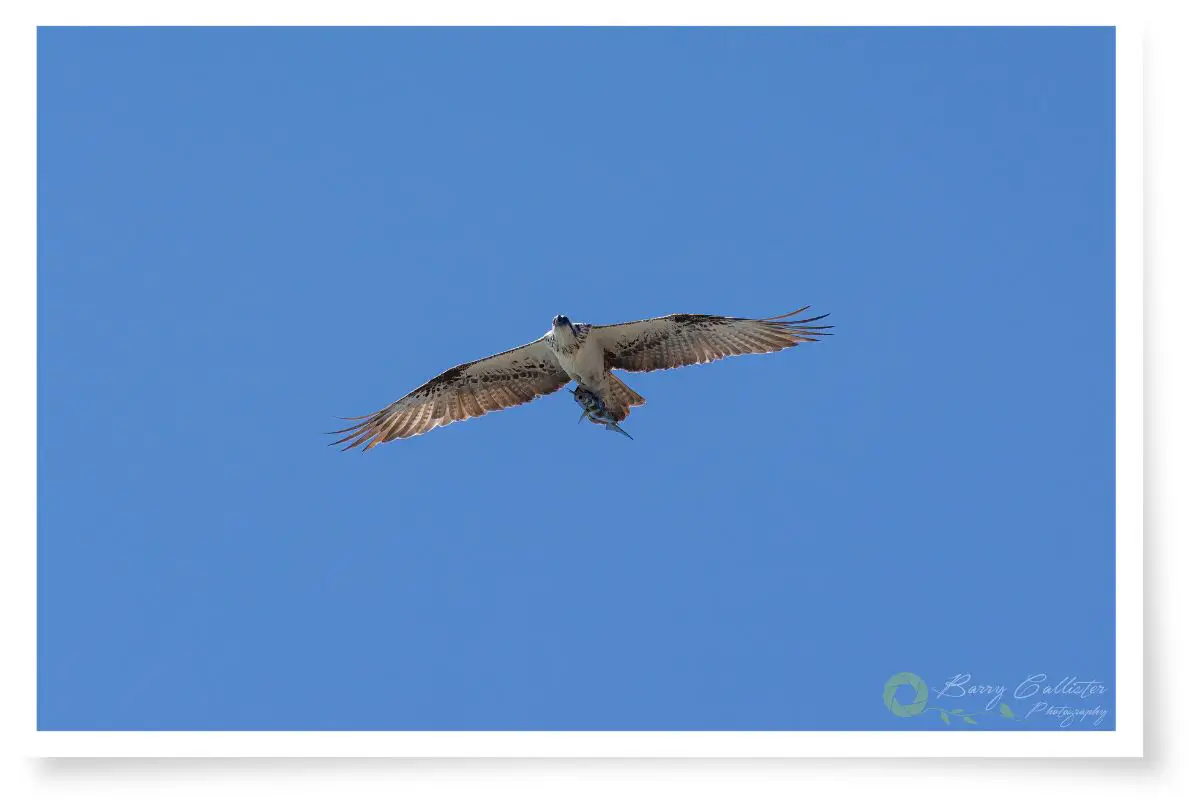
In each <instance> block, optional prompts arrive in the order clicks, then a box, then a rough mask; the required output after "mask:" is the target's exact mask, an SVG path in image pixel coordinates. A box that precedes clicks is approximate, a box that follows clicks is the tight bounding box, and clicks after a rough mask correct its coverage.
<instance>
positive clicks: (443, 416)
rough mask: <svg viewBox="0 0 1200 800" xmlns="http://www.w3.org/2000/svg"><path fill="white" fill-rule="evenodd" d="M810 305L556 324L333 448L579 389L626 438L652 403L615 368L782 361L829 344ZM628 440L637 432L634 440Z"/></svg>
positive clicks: (375, 417) (455, 370) (455, 372)
mask: <svg viewBox="0 0 1200 800" xmlns="http://www.w3.org/2000/svg"><path fill="white" fill-rule="evenodd" d="M807 310H808V306H805V307H804V308H801V309H797V310H796V311H793V312H791V313H789V314H781V315H779V316H777V317H767V318H766V319H746V318H743V317H719V316H712V315H709V314H668V315H667V316H665V317H654V318H653V319H643V320H638V321H636V322H623V323H620V324H617V325H588V324H585V323H575V322H571V320H569V319H567V318H566V317H565V316H562V315H559V316H557V317H555V318H554V320H553V322H552V324H551V327H550V330H549V331H547V332H546V334H545V335H544V336H542V337H541V338H540V339H538V340H536V341H533V342H530V343H529V344H525V345H521V346H520V347H515V348H513V349H512V350H505V351H504V352H503V353H497V354H496V355H494V356H488V357H487V358H481V359H480V360H478V361H471V362H468V363H466V364H459V365H458V366H456V367H451V368H450V369H448V370H446V371H445V372H443V373H442V374H441V375H438V376H437V377H436V378H433V379H432V380H429V381H427V382H426V383H424V384H422V385H421V386H418V387H417V388H416V389H413V390H412V391H411V392H409V393H408V394H406V395H405V396H404V397H401V398H400V399H399V400H397V401H396V402H394V403H392V404H391V405H389V406H387V407H386V408H384V409H381V410H379V411H377V412H375V413H374V414H369V415H367V416H365V417H352V418H349V421H352V422H354V424H353V425H351V426H350V427H348V428H343V429H342V430H340V431H334V433H335V434H345V435H344V436H343V437H342V438H340V439H338V440H337V441H336V442H333V444H345V445H346V446H345V448H343V449H350V448H352V447H360V446H361V447H362V448H363V449H364V450H370V449H371V448H373V447H375V446H376V445H380V444H383V443H384V442H390V441H392V440H393V439H407V438H409V437H410V436H418V435H420V434H422V433H427V432H429V431H431V430H433V429H434V428H437V427H440V426H442V425H449V424H450V423H452V422H457V421H459V420H462V419H467V418H469V417H478V416H482V415H484V414H486V413H488V412H489V411H499V410H500V409H503V408H509V407H511V406H517V405H521V404H522V403H528V402H529V401H531V400H533V399H534V398H537V397H541V396H542V395H544V394H550V393H552V392H556V391H558V390H559V389H561V388H562V387H564V386H566V385H567V384H568V383H570V382H571V381H575V382H576V383H577V384H578V385H579V388H578V389H576V390H574V391H575V398H576V401H577V402H578V403H579V404H580V406H581V407H582V408H583V409H584V415H585V416H587V417H588V418H589V419H590V420H591V421H593V422H596V423H599V424H603V425H605V426H606V427H609V428H610V429H613V430H616V431H619V432H621V433H625V432H624V431H623V430H621V428H620V427H619V426H617V425H616V423H617V422H620V421H621V420H623V419H625V418H626V417H627V416H629V409H630V408H632V407H633V406H640V405H642V404H643V403H645V402H646V400H645V398H643V397H642V396H641V395H639V394H638V393H637V392H635V391H634V390H633V389H630V388H629V387H628V386H626V385H625V384H624V383H622V382H621V380H620V379H619V378H617V377H616V376H615V375H613V374H612V371H613V370H625V371H627V372H652V371H654V370H659V369H674V368H675V367H684V366H687V365H689V364H707V363H708V362H709V361H716V360H717V359H719V358H725V357H726V356H736V355H744V354H747V353H773V352H776V351H778V350H783V349H785V348H788V347H793V346H795V345H797V344H800V343H801V342H815V341H817V340H818V337H821V336H828V335H829V334H828V333H827V332H826V330H827V329H828V328H831V327H833V326H831V325H813V324H812V323H814V322H818V321H819V320H822V319H824V318H825V317H827V316H829V315H828V314H822V315H820V316H817V317H808V318H806V319H796V317H797V316H799V315H800V314H803V313H804V312H805V311H807ZM625 435H626V436H628V434H625Z"/></svg>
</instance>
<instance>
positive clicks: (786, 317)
mask: <svg viewBox="0 0 1200 800" xmlns="http://www.w3.org/2000/svg"><path fill="white" fill-rule="evenodd" d="M808 308H809V307H808V306H805V307H804V308H800V309H797V310H795V311H792V312H791V313H788V314H780V315H779V316H777V317H767V318H766V319H747V318H744V317H718V316H713V315H710V314H668V315H667V316H665V317H655V318H653V319H643V320H638V321H637V322H625V323H621V324H619V325H593V326H592V331H591V334H590V335H591V336H593V337H599V340H600V342H601V344H602V345H603V347H604V366H605V367H606V368H607V369H623V370H627V371H629V372H652V371H654V370H659V369H674V368H675V367H684V366H688V365H689V364H706V363H708V362H710V361H716V360H717V359H720V358H725V357H727V356H737V355H745V354H748V353H774V352H776V351H779V350H783V349H785V348H788V347H794V346H795V345H798V344H800V343H801V342H816V341H819V340H820V337H822V336H829V335H831V334H829V333H827V329H829V328H832V327H833V326H832V325H813V324H812V323H814V322H817V321H819V320H822V319H824V318H825V317H827V316H829V315H828V314H821V315H820V316H816V317H808V318H805V319H796V317H797V316H798V315H800V314H803V313H804V312H805V311H807V310H808Z"/></svg>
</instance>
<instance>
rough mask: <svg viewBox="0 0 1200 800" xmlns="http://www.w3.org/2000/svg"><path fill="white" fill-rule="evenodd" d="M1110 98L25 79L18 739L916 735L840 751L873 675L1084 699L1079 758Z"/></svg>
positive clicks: (170, 42)
mask: <svg viewBox="0 0 1200 800" xmlns="http://www.w3.org/2000/svg"><path fill="white" fill-rule="evenodd" d="M1113 69H1114V54H1113V33H1112V31H1111V30H1110V29H987V30H965V29H932V28H930V29H925V28H908V29H893V30H886V29H807V30H796V29H690V30H671V29H585V30H563V29H460V30H451V29H411V30H404V29H311V28H305V29H275V30H265V29H207V30H206V29H120V28H114V29H43V30H41V31H40V32H39V37H38V81H39V83H38V117H39V122H38V159H39V162H38V217H39V219H38V248H39V273H38V275H39V281H38V304H39V305H38V366H39V374H38V381H39V384H38V403H39V409H38V417H39V419H38V439H39V444H38V450H39V452H38V456H39V457H38V479H39V480H38V492H39V496H38V510H39V532H38V536H39V539H38V634H39V638H38V650H39V659H38V691H39V696H38V713H39V726H40V727H41V728H43V729H332V730H337V729H882V730H908V729H916V728H936V727H941V726H943V723H942V722H941V721H939V720H938V719H937V718H936V715H935V714H934V713H924V714H921V715H919V716H917V717H913V718H907V719H902V718H899V717H896V716H894V715H893V714H891V713H890V712H889V711H888V709H887V708H886V707H885V706H884V705H883V703H882V702H881V692H882V689H883V684H884V682H885V681H886V680H887V679H888V677H889V676H891V675H892V674H894V673H897V672H902V671H912V672H915V673H917V674H919V675H921V676H922V677H923V678H924V679H925V680H926V681H927V682H928V684H930V686H931V687H934V686H936V685H939V684H941V683H943V682H945V681H946V680H947V679H949V678H951V676H954V675H957V674H959V673H968V672H969V673H971V674H972V682H973V683H981V684H1003V685H1006V686H1007V687H1008V689H1009V692H1010V695H1011V692H1012V691H1013V690H1014V689H1015V687H1016V684H1018V683H1019V682H1020V681H1021V680H1022V679H1024V678H1026V677H1027V676H1029V675H1033V674H1039V673H1043V674H1046V675H1047V682H1048V683H1050V684H1054V683H1057V682H1058V680H1059V679H1060V678H1070V677H1075V678H1077V679H1078V680H1081V681H1082V680H1098V681H1101V682H1103V683H1104V684H1105V686H1106V688H1107V691H1106V693H1105V694H1103V695H1101V696H1100V697H1099V698H1097V697H1092V698H1090V700H1089V701H1084V702H1081V703H1075V704H1074V705H1082V706H1086V707H1091V706H1094V705H1097V700H1098V703H1099V705H1101V706H1103V707H1104V708H1105V709H1106V711H1107V716H1106V717H1105V718H1104V719H1103V720H1102V721H1101V724H1100V725H1099V726H1098V727H1101V728H1111V727H1113V724H1114V723H1115V719H1116V713H1115V709H1116V701H1115V697H1116V693H1117V688H1118V687H1117V685H1116V682H1115V677H1116V676H1115V675H1114V671H1113V670H1114V636H1113V607H1114V606H1113V572H1114V560H1113V559H1114V556H1113V542H1114V518H1113V492H1114V474H1113V468H1114V464H1113V425H1114V409H1113V377H1114V373H1113V315H1114V297H1113V291H1114V284H1113V274H1114V249H1113V240H1114V164H1113V152H1114V132H1113V115H1114V105H1113ZM803 304H812V306H813V308H814V310H815V311H818V312H822V313H823V312H826V311H828V312H830V313H831V317H830V321H831V322H833V323H835V324H836V325H837V328H836V336H835V337H833V338H832V339H830V340H828V341H825V342H822V343H820V344H816V345H805V346H802V347H799V348H795V349H793V350H791V351H788V352H786V353H783V354H779V355H772V356H756V357H744V358H736V359H730V360H726V361H722V362H719V363H717V364H712V365H707V366H703V367H695V368H691V369H686V370H675V371H671V372H661V373H652V374H628V373H626V374H623V375H622V377H623V378H625V379H626V381H627V382H628V383H629V384H630V385H631V386H632V387H633V388H634V389H636V390H637V391H638V392H640V393H641V394H642V395H644V396H645V397H646V398H647V399H648V403H647V405H645V406H644V407H642V408H639V409H637V410H635V412H634V413H633V415H632V416H631V417H630V418H629V420H628V422H627V423H626V424H625V427H626V429H627V430H629V432H630V433H631V434H632V435H633V436H634V437H635V441H633V442H630V441H628V440H626V439H624V438H622V437H619V436H615V435H612V434H610V433H606V432H604V431H602V430H600V429H599V428H598V427H596V426H590V425H578V424H576V418H577V416H578V415H577V408H576V406H575V405H574V403H573V402H572V400H571V398H570V396H569V395H568V394H566V393H565V392H563V393H559V394H557V395H553V396H551V397H548V398H543V399H541V400H538V401H536V402H535V403H533V404H531V405H528V406H524V407H521V408H517V409H512V410H509V411H505V412H504V413H502V414H491V415H488V416H487V417H485V418H483V419H477V420H471V421H469V422H465V423H460V424H455V425H452V426H450V427H447V428H443V429H439V430H437V431H434V432H433V433H431V434H428V435H426V436H421V437H418V438H416V439H412V440H408V441H403V442H396V443H392V444H388V445H386V446H383V447H380V448H377V449H375V450H374V451H372V452H371V453H369V454H366V455H360V454H358V453H356V452H354V453H341V452H338V451H337V450H335V449H333V448H328V447H326V446H325V444H326V441H327V437H323V436H322V435H321V432H322V431H326V430H330V429H332V428H333V427H337V425H336V422H337V421H336V420H335V417H336V416H338V415H342V416H349V415H357V414H365V413H368V412H370V411H373V410H375V409H377V408H379V407H381V406H383V405H385V404H387V403H389V402H390V401H392V400H394V399H396V398H397V397H399V396H401V395H403V394H405V393H406V392H407V391H409V390H410V389H412V388H414V387H416V386H417V385H419V384H420V383H422V382H424V381H425V380H426V379H428V378H429V377H432V376H433V375H435V374H437V373H438V372H441V371H442V370H444V369H446V368H447V367H449V366H452V365H454V364H457V363H460V362H463V361H467V360H472V359H475V358H478V357H481V356H485V355H488V354H490V353H493V352H496V351H498V350H502V349H505V348H508V347H511V346H514V345H517V344H520V343H523V342H527V341H530V340H532V339H534V338H536V337H538V336H540V335H541V334H542V333H543V332H544V331H546V330H547V329H548V328H549V324H550V319H551V317H553V316H554V315H555V314H558V313H565V314H568V315H569V316H571V317H572V319H575V320H578V321H589V322H597V323H607V322H618V321H623V320H629V319H637V318H641V317H646V316H656V315H660V314H665V313H672V312H690V313H715V314H731V315H738V316H769V315H773V314H778V313H782V312H785V311H790V310H792V309H793V308H795V307H797V306H800V305H803ZM905 699H907V698H905ZM1051 699H1056V700H1057V701H1059V702H1063V701H1066V700H1070V699H1071V698H1070V697H1069V696H1056V697H1052V698H1051ZM1009 702H1010V704H1011V705H1012V707H1013V708H1014V709H1015V710H1017V712H1018V713H1020V714H1024V713H1025V712H1027V711H1029V710H1030V708H1031V707H1032V704H1033V700H1032V699H1030V700H1020V701H1014V700H1012V699H1010V700H1009ZM982 704H983V701H982V700H978V701H977V700H973V699H970V698H965V699H963V700H962V702H961V703H959V704H958V705H961V706H964V707H966V708H968V710H971V709H973V708H977V707H980V706H982ZM956 707H957V706H956ZM1059 721H1060V720H1059V719H1058V718H1054V717H1052V716H1050V715H1048V714H1045V713H1031V715H1030V716H1029V717H1028V718H1027V719H1026V720H1025V721H1024V723H1023V724H1024V727H1027V728H1028V727H1045V728H1053V727H1057V726H1058V724H1059ZM955 725H956V727H961V725H960V724H959V723H958V721H955ZM979 727H981V728H985V729H1001V728H1013V727H1017V726H1015V725H1014V724H1012V723H1007V724H1006V722H1005V720H1003V719H1001V718H1000V717H998V716H996V715H984V716H981V717H980V725H979ZM1083 727H1091V723H1090V722H1088V723H1086V724H1085V723H1080V724H1077V725H1074V726H1072V729H1074V730H1078V729H1080V728H1083Z"/></svg>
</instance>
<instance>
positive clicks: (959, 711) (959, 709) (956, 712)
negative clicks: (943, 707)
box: [950, 708, 963, 714]
mask: <svg viewBox="0 0 1200 800" xmlns="http://www.w3.org/2000/svg"><path fill="white" fill-rule="evenodd" d="M950 713H951V714H961V713H963V710H962V709H961V708H956V709H954V710H953V711H951V712H950Z"/></svg>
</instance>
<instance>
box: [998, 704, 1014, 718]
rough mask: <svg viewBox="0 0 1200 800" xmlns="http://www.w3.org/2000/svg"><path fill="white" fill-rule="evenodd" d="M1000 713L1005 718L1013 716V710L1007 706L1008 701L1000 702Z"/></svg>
mask: <svg viewBox="0 0 1200 800" xmlns="http://www.w3.org/2000/svg"><path fill="white" fill-rule="evenodd" d="M1000 713H1001V714H1003V715H1004V718H1005V719H1012V718H1013V710H1012V709H1011V708H1009V707H1008V703H1001V704H1000Z"/></svg>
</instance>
